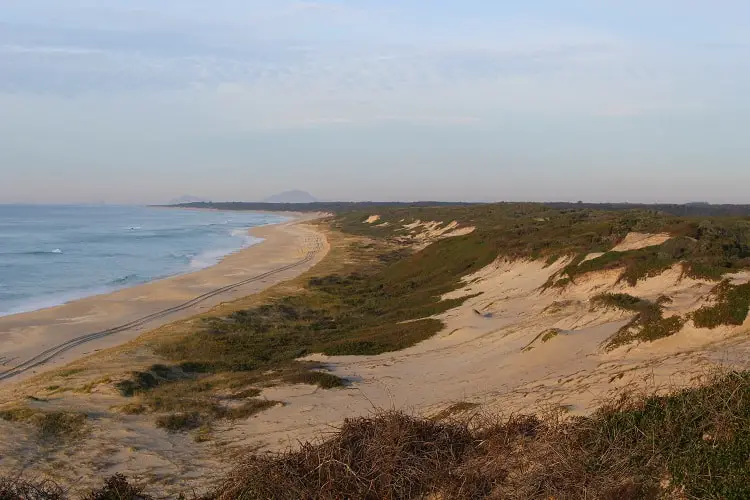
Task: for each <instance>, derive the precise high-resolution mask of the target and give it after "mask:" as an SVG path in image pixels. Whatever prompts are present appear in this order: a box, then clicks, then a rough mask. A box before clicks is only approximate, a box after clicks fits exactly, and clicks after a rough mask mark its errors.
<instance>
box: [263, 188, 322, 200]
mask: <svg viewBox="0 0 750 500" xmlns="http://www.w3.org/2000/svg"><path fill="white" fill-rule="evenodd" d="M317 201H318V200H317V199H315V197H314V196H313V195H311V194H310V193H308V192H306V191H299V190H294V191H284V192H283V193H279V194H275V195H273V196H269V197H268V198H266V199H265V200H263V203H315V202H317Z"/></svg>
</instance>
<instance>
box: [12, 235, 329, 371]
mask: <svg viewBox="0 0 750 500" xmlns="http://www.w3.org/2000/svg"><path fill="white" fill-rule="evenodd" d="M321 249H322V243H321V241H320V239H319V238H316V239H315V242H314V243H313V247H312V248H310V249H309V250H308V252H307V254H305V257H304V258H302V259H300V260H298V261H297V262H293V263H291V264H287V265H285V266H282V267H279V268H277V269H272V270H271V271H267V272H265V273H262V274H259V275H257V276H253V277H252V278H247V279H244V280H242V281H238V282H237V283H233V284H231V285H227V286H223V287H221V288H216V289H214V290H211V291H210V292H206V293H204V294H202V295H199V296H197V297H195V298H193V299H191V300H189V301H187V302H184V303H182V304H179V305H176V306H174V307H169V308H167V309H163V310H161V311H158V312H155V313H152V314H149V315H148V316H144V317H142V318H139V319H137V320H134V321H131V322H129V323H125V324H123V325H120V326H116V327H114V328H108V329H107V330H101V331H98V332H93V333H88V334H86V335H81V336H80V337H76V338H73V339H70V340H68V341H66V342H63V343H61V344H58V345H56V346H54V347H50V348H49V349H47V350H45V351H43V352H41V353H39V354H37V355H36V356H34V357H33V358H30V359H28V360H26V361H24V362H23V363H20V364H18V365H16V366H15V367H13V368H11V369H10V370H6V371H3V372H0V381H3V380H7V379H9V378H12V377H15V376H17V375H20V374H22V373H24V372H26V371H28V370H31V369H32V368H36V367H37V366H40V365H43V364H44V363H47V362H48V361H50V360H52V359H53V358H55V357H57V356H59V355H60V354H62V353H64V352H66V351H69V350H70V349H73V348H74V347H78V346H80V345H83V344H86V343H87V342H91V341H92V340H98V339H101V338H104V337H109V336H110V335H114V334H116V333H121V332H124V331H127V330H130V329H133V328H138V327H140V326H143V325H145V324H147V323H149V322H151V321H154V320H157V319H161V318H164V317H166V316H169V315H171V314H174V313H177V312H181V311H184V310H186V309H189V308H191V307H194V306H196V305H198V304H200V303H201V302H205V301H206V300H208V299H211V298H213V297H216V296H217V295H221V294H223V293H226V292H230V291H232V290H234V289H236V288H239V287H241V286H244V285H247V284H250V283H254V282H256V281H260V280H262V279H265V278H268V277H270V276H273V275H275V274H278V273H281V272H284V271H288V270H289V269H294V268H295V267H299V266H301V265H304V264H306V263H308V262H311V261H312V260H313V259H315V256H316V255H317V254H318V252H319V251H320V250H321Z"/></svg>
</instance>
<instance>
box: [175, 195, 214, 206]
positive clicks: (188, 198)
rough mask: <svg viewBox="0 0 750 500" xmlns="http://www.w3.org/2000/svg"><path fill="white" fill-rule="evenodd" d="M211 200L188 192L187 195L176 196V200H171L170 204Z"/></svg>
mask: <svg viewBox="0 0 750 500" xmlns="http://www.w3.org/2000/svg"><path fill="white" fill-rule="evenodd" d="M208 201H210V200H207V199H205V198H199V197H198V196H190V195H189V194H186V195H185V196H180V197H179V198H175V199H174V200H172V201H170V202H169V203H168V205H182V204H184V203H205V202H208Z"/></svg>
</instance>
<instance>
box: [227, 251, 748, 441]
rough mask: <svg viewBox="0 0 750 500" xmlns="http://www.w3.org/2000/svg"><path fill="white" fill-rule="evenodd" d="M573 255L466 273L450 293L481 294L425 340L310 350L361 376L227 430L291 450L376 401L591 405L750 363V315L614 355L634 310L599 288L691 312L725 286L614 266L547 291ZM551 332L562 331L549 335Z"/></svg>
mask: <svg viewBox="0 0 750 500" xmlns="http://www.w3.org/2000/svg"><path fill="white" fill-rule="evenodd" d="M566 264H567V261H566V260H560V261H559V262H558V263H556V264H555V265H553V266H550V267H546V266H545V264H544V263H543V262H538V261H502V260H501V261H497V262H495V263H494V264H492V265H491V266H488V267H487V268H485V269H482V270H481V271H479V272H478V273H476V274H475V275H473V276H469V277H467V278H466V280H465V281H466V286H465V287H464V288H462V289H460V290H457V291H455V292H452V293H450V294H448V295H447V296H446V298H450V297H460V296H465V295H469V294H476V293H480V292H481V295H479V296H478V297H475V298H472V299H470V300H468V301H467V302H466V303H465V304H464V305H462V306H461V307H458V308H456V309H453V310H450V311H448V312H446V313H444V314H443V315H441V316H440V318H441V319H443V320H444V321H445V324H446V327H445V329H444V330H443V332H442V333H440V334H439V335H437V336H435V337H433V338H432V339H429V340H427V341H425V342H422V343H421V344H419V345H417V346H415V347H412V348H409V349H406V350H403V351H399V352H395V353H388V354H383V355H378V356H360V357H351V356H337V357H328V356H323V355H313V356H310V357H308V358H306V359H310V360H316V361H321V362H324V363H326V364H327V365H328V367H329V368H330V370H331V371H332V372H333V373H334V374H336V375H339V376H342V377H348V378H349V379H350V380H352V381H353V383H352V385H351V386H350V387H348V388H346V389H341V390H335V391H321V390H319V389H317V388H313V387H308V386H292V387H275V388H271V389H268V390H267V391H265V393H264V396H266V397H268V398H269V399H274V400H280V401H284V402H285V405H284V406H280V407H276V408H272V409H270V410H268V411H267V412H264V413H263V414H260V415H258V416H257V417H256V418H254V419H251V420H249V421H247V422H245V423H243V424H241V425H240V426H236V427H234V428H232V429H228V430H227V431H226V436H227V439H228V440H229V441H231V442H232V443H235V445H237V446H241V445H247V444H252V445H253V446H261V447H264V448H267V449H283V448H285V447H287V446H290V445H293V444H294V443H295V442H297V440H305V439H310V438H313V437H315V436H316V435H318V434H319V433H320V432H325V430H326V429H327V428H330V426H331V425H333V424H335V423H336V422H340V421H341V420H343V419H344V418H346V417H349V416H353V415H362V414H367V413H368V412H370V411H372V410H373V408H376V407H377V408H391V407H394V408H398V409H406V410H411V411H416V412H418V413H422V414H430V413H434V412H437V411H439V410H441V409H443V408H445V407H447V406H449V405H450V404H451V403H455V402H460V401H470V402H473V403H478V404H480V405H481V408H485V409H490V408H491V409H494V410H500V411H503V412H510V411H515V412H518V411H521V412H531V411H537V410H539V409H541V408H545V407H549V406H558V407H559V406H562V407H564V408H566V410H567V411H570V412H572V413H579V414H583V413H587V412H590V411H592V410H593V409H594V408H595V407H596V406H597V405H598V404H599V403H600V402H601V400H602V398H606V397H609V396H610V395H613V394H615V393H619V392H621V391H622V390H623V388H628V387H636V386H637V387H651V388H656V387H658V386H661V385H670V386H675V385H678V386H679V385H682V384H690V383H692V381H693V379H694V378H695V377H700V376H702V375H705V374H706V373H707V372H708V370H710V369H711V367H714V366H716V365H717V364H729V365H732V366H738V365H742V366H748V365H750V358H744V359H743V358H742V357H739V356H737V355H736V352H737V349H738V348H741V349H746V350H747V349H748V348H750V342H746V341H745V340H744V338H743V337H736V336H735V334H737V333H738V332H741V331H744V330H746V329H748V328H750V321H748V323H747V324H746V325H744V327H741V328H729V327H724V328H719V329H716V330H702V329H697V328H695V327H693V326H692V325H690V324H688V325H687V326H686V327H685V328H683V330H682V331H681V332H679V333H678V334H677V335H674V336H672V337H668V338H665V339H661V340H658V341H655V342H652V343H645V344H640V345H630V346H628V347H625V348H620V349H616V350H615V351H612V352H606V351H605V350H604V349H603V348H602V344H603V343H604V342H605V341H606V340H607V339H608V338H609V337H610V336H611V335H613V334H614V333H615V332H617V330H619V329H620V328H621V327H622V326H624V325H625V324H627V323H628V321H629V320H630V319H631V318H632V317H633V315H632V314H630V313H627V312H624V311H621V310H614V309H602V308H592V306H591V304H590V302H589V299H590V298H591V297H592V296H593V295H595V294H597V293H602V292H605V291H606V292H613V293H617V292H623V293H624V292H627V293H630V294H632V295H637V296H639V297H643V298H652V299H655V298H656V297H658V296H660V295H669V296H670V297H673V298H674V302H673V303H672V304H670V305H669V307H668V313H671V314H677V313H679V314H684V313H685V312H689V311H692V310H695V309H696V308H698V307H700V305H701V304H703V303H704V300H705V299H704V297H705V295H706V294H707V293H708V291H710V290H711V288H713V286H715V283H710V282H704V281H700V280H693V279H687V278H683V277H682V276H681V273H680V271H679V269H677V268H674V269H670V270H668V271H667V272H665V273H664V274H662V275H661V276H658V277H653V278H649V279H647V280H644V281H641V282H639V283H638V285H637V286H636V287H629V286H628V285H627V284H625V283H622V282H618V277H619V272H618V271H605V272H595V273H591V274H589V275H586V276H584V277H582V278H581V279H580V280H578V281H577V283H576V284H575V285H570V286H569V287H567V288H565V289H564V290H549V291H546V292H542V291H541V290H542V285H543V284H544V283H545V282H546V281H547V280H548V279H549V277H550V276H551V275H553V274H554V273H556V272H558V271H559V270H560V269H561V268H562V267H564V266H565V265H566ZM478 313H479V314H478ZM551 331H554V332H556V333H555V334H554V335H548V338H547V339H546V341H544V342H543V341H540V338H541V337H544V334H546V333H549V332H551ZM540 335H541V337H540ZM738 346H739V347H738ZM529 347H531V348H530V349H529ZM525 348H526V349H525Z"/></svg>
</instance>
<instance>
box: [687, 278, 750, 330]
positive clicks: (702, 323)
mask: <svg viewBox="0 0 750 500" xmlns="http://www.w3.org/2000/svg"><path fill="white" fill-rule="evenodd" d="M712 295H713V296H714V299H715V301H714V303H713V304H712V305H707V306H703V307H701V308H700V309H698V310H697V311H695V312H694V313H693V314H692V319H693V323H694V324H695V326H697V327H699V328H712V329H713V328H717V327H719V326H722V325H728V326H731V325H734V326H739V325H742V324H743V323H744V322H745V320H746V319H747V315H748V311H750V284H744V285H732V284H731V283H730V282H729V281H728V280H727V281H722V282H721V283H720V284H719V285H718V286H717V287H716V288H715V289H714V290H713V291H712Z"/></svg>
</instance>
